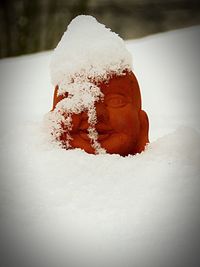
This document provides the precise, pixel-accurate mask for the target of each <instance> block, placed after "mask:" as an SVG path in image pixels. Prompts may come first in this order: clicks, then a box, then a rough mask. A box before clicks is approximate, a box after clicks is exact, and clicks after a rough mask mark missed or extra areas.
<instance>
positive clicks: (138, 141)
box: [52, 71, 149, 156]
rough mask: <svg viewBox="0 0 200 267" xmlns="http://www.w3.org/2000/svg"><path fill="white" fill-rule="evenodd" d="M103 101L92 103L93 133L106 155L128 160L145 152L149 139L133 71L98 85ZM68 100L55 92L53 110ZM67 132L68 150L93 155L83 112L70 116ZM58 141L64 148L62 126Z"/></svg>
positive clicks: (93, 150)
mask: <svg viewBox="0 0 200 267" xmlns="http://www.w3.org/2000/svg"><path fill="white" fill-rule="evenodd" d="M98 87H99V88H100V89H101V92H102V93H103V95H104V97H103V99H101V100H99V101H96V102H95V109H96V118H97V122H96V124H95V130H96V132H97V133H98V135H97V141H98V143H99V144H100V146H101V147H102V148H103V149H105V151H106V152H107V153H109V154H120V155H121V156H127V155H129V154H131V155H134V154H136V153H140V152H142V151H143V150H144V149H145V145H146V144H147V143H148V142H149V139H148V129H149V123H148V117H147V114H146V113H145V111H143V110H142V108H141V95H140V89H139V85H138V82H137V79H136V77H135V75H134V74H133V72H132V71H125V72H124V75H119V76H117V75H112V76H111V77H110V79H109V80H108V81H103V82H99V83H98ZM64 98H67V93H65V94H63V95H58V86H56V88H55V92H54V100H53V108H52V111H53V110H54V109H55V108H56V105H57V104H58V103H59V102H60V101H61V100H63V99H64ZM71 119H72V128H71V129H70V132H69V133H70V136H71V139H70V149H74V148H81V149H83V150H85V151H86V152H87V153H90V154H96V152H95V149H94V147H93V146H92V145H91V140H90V138H89V136H88V127H89V123H88V113H87V112H85V111H83V112H81V113H79V114H72V116H71ZM62 128H63V129H62V130H63V131H62V134H61V135H60V137H59V141H61V142H62V144H65V142H66V141H67V132H66V131H65V128H64V126H63V127H62Z"/></svg>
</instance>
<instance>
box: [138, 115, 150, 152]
mask: <svg viewBox="0 0 200 267" xmlns="http://www.w3.org/2000/svg"><path fill="white" fill-rule="evenodd" d="M139 121H140V134H139V137H138V142H137V153H140V152H142V151H143V150H144V149H145V146H146V144H147V143H149V119H148V116H147V114H146V112H145V111H144V110H140V111H139Z"/></svg>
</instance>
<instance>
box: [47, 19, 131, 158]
mask: <svg viewBox="0 0 200 267" xmlns="http://www.w3.org/2000/svg"><path fill="white" fill-rule="evenodd" d="M131 64H132V56H131V54H130V53H129V52H128V50H127V49H126V47H125V44H124V41H123V40H122V39H121V38H120V37H119V36H118V35H117V34H116V33H114V32H111V30H110V29H108V28H106V27H105V26H104V25H103V24H100V23H98V22H97V21H96V19H95V18H94V17H91V16H85V15H81V16H78V17H76V18H75V19H73V20H72V22H71V23H70V24H69V26H68V28H67V31H66V32H65V33H64V35H63V37H62V39H61V41H60V42H59V44H58V46H57V47H56V49H55V51H54V53H53V56H52V60H51V65H50V70H51V78H52V83H53V85H54V86H57V85H58V94H59V95H62V94H64V93H65V92H67V93H68V97H67V98H66V99H63V100H61V101H60V103H58V104H57V106H56V108H55V109H54V110H53V111H51V112H50V113H49V114H48V125H49V129H50V132H51V134H52V136H53V137H54V140H58V141H59V137H60V136H61V135H62V133H63V128H65V131H66V136H67V139H66V141H64V142H63V141H62V142H61V143H62V144H63V147H65V148H70V140H71V139H72V138H71V137H70V129H71V128H72V125H71V124H69V123H65V119H66V120H68V121H70V122H71V120H70V118H71V114H72V113H75V114H79V113H81V112H83V111H87V113H88V122H89V124H90V127H89V129H88V132H89V134H88V136H89V138H90V140H91V145H92V147H93V148H94V149H95V152H96V153H97V154H99V153H105V149H103V148H101V145H100V143H98V141H97V138H98V133H97V131H96V130H95V123H96V122H97V121H96V109H95V105H94V103H95V101H99V100H100V98H102V97H103V94H102V93H101V91H100V89H99V88H98V86H97V85H94V83H97V82H99V81H102V80H106V79H107V80H108V79H109V77H111V76H112V74H113V73H115V74H118V75H123V74H124V71H125V70H131ZM63 125H64V126H63Z"/></svg>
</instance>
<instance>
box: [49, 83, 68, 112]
mask: <svg viewBox="0 0 200 267" xmlns="http://www.w3.org/2000/svg"><path fill="white" fill-rule="evenodd" d="M58 89H59V87H58V85H56V87H55V89H54V96H53V107H52V111H53V110H54V109H55V107H56V105H57V104H58V102H60V101H61V100H62V99H64V98H66V97H67V93H65V94H63V95H58Z"/></svg>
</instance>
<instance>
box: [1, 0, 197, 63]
mask: <svg viewBox="0 0 200 267" xmlns="http://www.w3.org/2000/svg"><path fill="white" fill-rule="evenodd" d="M79 14H90V15H93V16H95V17H96V18H97V20H98V21H99V22H101V23H104V24H105V25H106V26H107V27H109V28H111V29H112V30H113V31H115V32H117V33H118V34H119V35H120V36H121V37H123V38H124V39H132V38H139V37H142V36H146V35H149V34H153V33H158V32H163V31H168V30H172V29H177V28H182V27H188V26H192V25H197V24H200V1H199V0H57V1H56V0H32V1H31V0H0V32H1V37H0V57H1V58H3V57H10V56H17V55H22V54H29V53H34V52H39V51H43V50H49V49H52V48H54V47H55V46H56V45H57V43H58V41H59V40H60V38H61V36H62V34H63V32H64V31H65V30H66V28H67V25H68V24H69V22H70V21H71V20H72V19H73V18H74V17H75V16H77V15H79Z"/></svg>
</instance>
